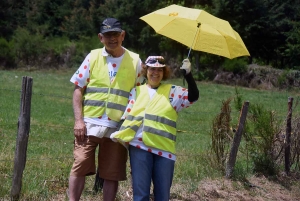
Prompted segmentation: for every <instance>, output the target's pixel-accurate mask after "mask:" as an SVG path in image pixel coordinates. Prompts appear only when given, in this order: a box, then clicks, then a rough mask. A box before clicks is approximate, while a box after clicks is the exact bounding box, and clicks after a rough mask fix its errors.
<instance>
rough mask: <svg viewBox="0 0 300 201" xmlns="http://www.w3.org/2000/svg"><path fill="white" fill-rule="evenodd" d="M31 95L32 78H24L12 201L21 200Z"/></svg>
mask: <svg viewBox="0 0 300 201" xmlns="http://www.w3.org/2000/svg"><path fill="white" fill-rule="evenodd" d="M31 95H32V78H29V77H23V82H22V94H21V102H20V115H19V119H18V134H17V142H16V151H15V160H14V172H13V181H12V187H11V194H10V198H11V200H19V197H20V192H21V187H22V176H23V171H24V169H25V163H26V152H27V143H28V137H29V130H30V107H31Z"/></svg>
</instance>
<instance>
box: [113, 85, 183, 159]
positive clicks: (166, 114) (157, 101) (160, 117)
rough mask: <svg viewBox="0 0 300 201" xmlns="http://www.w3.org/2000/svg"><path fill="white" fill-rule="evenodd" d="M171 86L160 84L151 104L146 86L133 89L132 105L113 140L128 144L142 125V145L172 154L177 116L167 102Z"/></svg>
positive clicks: (168, 101)
mask: <svg viewBox="0 0 300 201" xmlns="http://www.w3.org/2000/svg"><path fill="white" fill-rule="evenodd" d="M171 86H172V85H171V84H162V85H161V86H160V87H159V88H158V89H157V93H156V94H155V96H154V97H153V98H152V99H151V100H150V97H149V94H148V87H147V85H142V86H139V87H137V88H136V89H137V98H136V102H135V104H134V106H133V108H132V110H131V112H130V113H129V115H128V117H127V118H126V120H125V121H124V123H123V124H122V127H121V129H120V131H119V132H118V134H117V135H115V138H117V139H119V140H120V141H121V142H129V141H131V140H132V139H133V138H134V136H135V134H136V132H137V130H138V128H139V127H140V126H141V124H142V123H143V122H144V125H143V129H142V130H143V131H142V132H143V142H144V144H145V145H147V146H149V147H154V148H157V149H161V150H164V151H168V152H171V153H174V154H175V152H176V150H175V143H176V121H177V118H178V114H177V112H176V110H175V109H174V108H173V107H172V105H171V103H170V100H169V93H170V90H171Z"/></svg>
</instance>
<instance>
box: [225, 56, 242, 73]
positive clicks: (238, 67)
mask: <svg viewBox="0 0 300 201" xmlns="http://www.w3.org/2000/svg"><path fill="white" fill-rule="evenodd" d="M222 67H223V69H224V71H227V72H233V73H234V74H238V73H244V72H246V71H247V61H246V60H245V59H244V58H236V59H232V60H230V59H226V60H225V61H224V63H223V65H222Z"/></svg>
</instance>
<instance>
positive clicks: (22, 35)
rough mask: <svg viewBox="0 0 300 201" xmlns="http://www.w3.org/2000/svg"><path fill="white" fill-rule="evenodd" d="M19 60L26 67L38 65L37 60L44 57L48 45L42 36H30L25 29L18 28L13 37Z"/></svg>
mask: <svg viewBox="0 0 300 201" xmlns="http://www.w3.org/2000/svg"><path fill="white" fill-rule="evenodd" d="M13 42H14V44H15V46H14V47H15V53H16V55H17V60H18V61H21V62H24V63H25V64H26V65H32V64H35V63H36V60H37V58H39V57H40V56H42V55H43V53H44V52H45V50H46V44H45V41H44V39H43V38H42V36H41V35H33V34H30V33H29V31H27V30H26V29H23V28H18V29H17V30H16V31H15V34H14V36H13Z"/></svg>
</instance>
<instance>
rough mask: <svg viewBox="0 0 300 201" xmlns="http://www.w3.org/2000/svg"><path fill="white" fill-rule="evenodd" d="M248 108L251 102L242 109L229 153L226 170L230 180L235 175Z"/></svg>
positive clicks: (246, 103)
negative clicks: (234, 170)
mask: <svg viewBox="0 0 300 201" xmlns="http://www.w3.org/2000/svg"><path fill="white" fill-rule="evenodd" d="M248 107H249V101H246V102H244V105H243V108H242V111H241V114H240V120H239V125H238V129H237V131H236V133H235V135H234V138H233V142H232V145H231V149H230V153H229V159H228V162H227V166H226V170H225V172H226V178H230V177H231V176H232V173H233V169H234V165H235V161H236V155H237V152H238V149H239V146H240V142H241V139H242V134H243V133H242V132H243V129H244V125H245V122H246V117H247V113H248Z"/></svg>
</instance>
